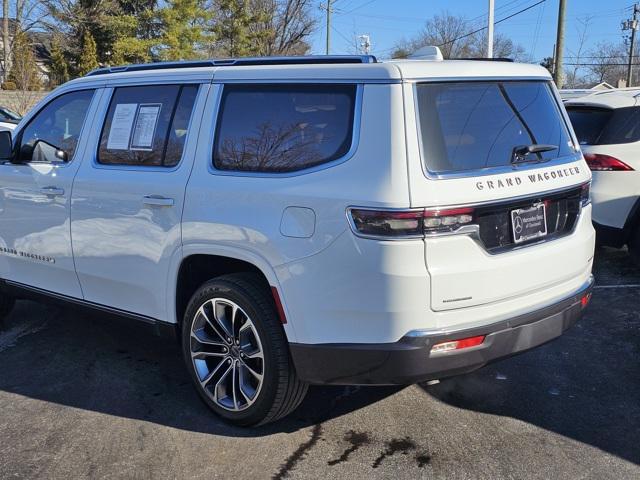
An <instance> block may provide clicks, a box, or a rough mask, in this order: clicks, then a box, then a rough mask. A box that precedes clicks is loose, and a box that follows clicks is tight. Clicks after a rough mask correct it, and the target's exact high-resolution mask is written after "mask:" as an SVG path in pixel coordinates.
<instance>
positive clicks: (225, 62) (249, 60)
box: [86, 55, 378, 77]
mask: <svg viewBox="0 0 640 480" xmlns="http://www.w3.org/2000/svg"><path fill="white" fill-rule="evenodd" d="M377 61H378V60H377V59H376V57H374V56H373V55H304V56H297V57H293V56H292V57H245V58H226V59H210V60H190V61H181V62H156V63H140V64H135V65H123V66H120V67H103V68H97V69H96V70H92V71H91V72H89V73H87V75H86V76H87V77H93V76H95V75H105V74H108V73H118V72H139V71H143V70H161V69H173V68H196V67H228V66H248V65H325V64H340V63H377Z"/></svg>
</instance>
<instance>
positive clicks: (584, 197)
mask: <svg viewBox="0 0 640 480" xmlns="http://www.w3.org/2000/svg"><path fill="white" fill-rule="evenodd" d="M590 187H591V184H590V183H585V184H584V185H582V189H581V190H580V204H581V205H582V206H583V207H586V206H587V205H589V204H590V203H591V195H590V193H589V192H590Z"/></svg>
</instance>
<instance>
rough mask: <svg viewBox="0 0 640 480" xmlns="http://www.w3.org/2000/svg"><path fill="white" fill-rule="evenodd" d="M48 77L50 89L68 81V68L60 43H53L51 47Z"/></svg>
mask: <svg viewBox="0 0 640 480" xmlns="http://www.w3.org/2000/svg"><path fill="white" fill-rule="evenodd" d="M49 77H50V84H51V86H52V87H55V86H57V85H62V84H63V83H65V82H68V81H69V67H68V65H67V59H66V58H65V56H64V52H63V51H62V47H61V46H60V43H59V42H57V41H54V42H53V43H52V45H51V59H50V63H49Z"/></svg>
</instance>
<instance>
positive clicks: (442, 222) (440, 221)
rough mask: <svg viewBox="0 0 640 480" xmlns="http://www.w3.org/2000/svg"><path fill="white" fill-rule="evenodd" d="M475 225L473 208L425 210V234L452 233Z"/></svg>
mask: <svg viewBox="0 0 640 480" xmlns="http://www.w3.org/2000/svg"><path fill="white" fill-rule="evenodd" d="M472 223H473V208H452V209H449V210H425V211H424V231H425V233H440V232H452V231H454V230H457V229H458V228H460V227H462V226H464V225H471V224H472Z"/></svg>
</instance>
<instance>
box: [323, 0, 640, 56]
mask: <svg viewBox="0 0 640 480" xmlns="http://www.w3.org/2000/svg"><path fill="white" fill-rule="evenodd" d="M538 2H540V0H495V20H496V21H498V20H500V19H502V18H504V17H507V16H509V15H512V14H514V13H516V12H518V11H519V10H522V9H524V8H527V7H529V6H531V5H534V4H536V3H538ZM317 3H318V7H317V12H316V14H317V15H318V20H319V22H318V26H317V29H316V30H315V31H314V33H313V35H312V42H311V43H312V53H314V54H323V53H324V52H325V42H326V33H325V31H326V29H325V16H324V15H325V13H324V11H323V10H321V5H322V4H326V0H320V1H318V2H317ZM558 3H559V0H544V1H543V2H542V3H540V4H539V5H537V6H534V7H532V8H530V9H529V10H527V11H525V12H523V13H520V14H518V15H516V16H514V17H513V18H510V19H507V20H505V21H504V22H501V23H499V24H498V25H496V26H495V31H496V33H498V32H499V33H502V34H504V35H506V36H508V37H510V38H511V39H512V40H513V41H514V42H515V43H518V44H520V45H522V46H523V47H524V48H525V50H526V51H527V53H528V54H529V55H530V56H531V58H532V59H533V60H535V61H540V60H542V59H543V58H544V57H550V56H552V53H553V46H554V44H555V41H556V26H557V19H558ZM488 4H489V2H488V0H457V1H455V0H454V1H447V0H334V1H333V9H334V13H333V15H332V28H331V53H333V54H353V53H356V52H355V41H354V37H356V36H357V35H361V34H368V35H369V36H370V38H371V44H372V48H371V53H372V54H374V55H377V56H378V57H380V58H388V57H389V55H390V53H391V52H392V51H393V47H394V45H395V44H396V42H398V41H399V40H401V39H402V38H411V37H412V36H413V35H415V34H416V33H417V32H419V31H420V30H421V28H422V27H423V26H424V23H425V22H426V20H427V19H429V18H430V17H432V16H433V15H434V14H440V13H442V12H445V11H448V12H449V13H451V14H454V15H462V16H464V17H465V18H466V19H468V20H470V21H471V22H472V25H473V26H474V27H475V28H480V27H482V26H485V25H486V23H487V12H488ZM566 5H567V12H566V23H565V53H564V54H565V62H566V63H567V64H568V63H571V62H575V61H576V60H575V59H574V58H573V57H572V56H575V55H576V52H577V49H578V46H579V36H580V31H581V30H583V27H581V23H580V22H581V20H584V19H585V17H587V16H590V17H591V22H590V23H589V29H588V35H587V37H588V38H587V41H586V42H585V47H584V48H585V49H587V50H588V49H590V48H594V47H595V46H596V44H597V43H598V42H602V41H609V42H615V43H618V42H620V41H622V39H623V33H622V30H621V26H620V23H621V21H622V20H625V19H628V18H631V16H632V14H633V11H632V10H633V2H632V1H631V0H609V1H602V0H566ZM626 33H628V32H626ZM583 61H586V60H583Z"/></svg>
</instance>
